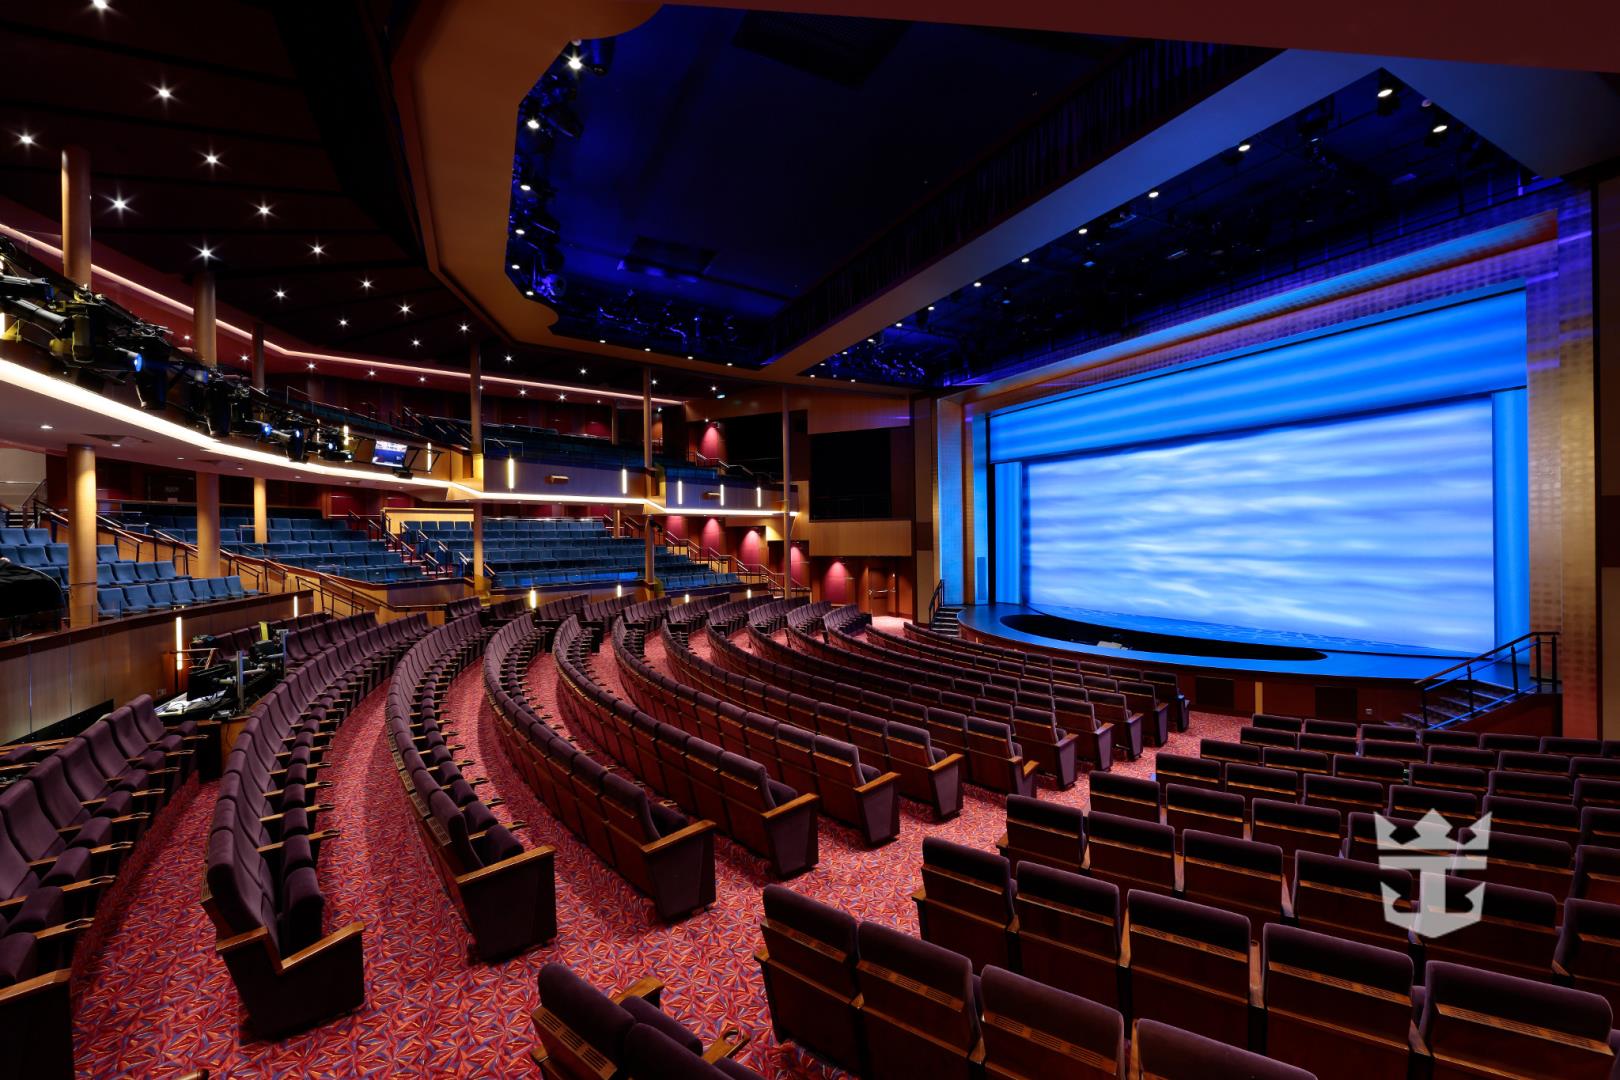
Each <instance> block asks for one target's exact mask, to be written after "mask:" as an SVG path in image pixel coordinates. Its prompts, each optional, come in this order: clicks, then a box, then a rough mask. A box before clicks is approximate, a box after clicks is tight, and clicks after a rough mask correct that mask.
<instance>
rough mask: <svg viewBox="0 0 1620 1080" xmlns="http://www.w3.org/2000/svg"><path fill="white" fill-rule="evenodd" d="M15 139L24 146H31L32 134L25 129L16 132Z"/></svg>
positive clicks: (32, 142) (32, 141)
mask: <svg viewBox="0 0 1620 1080" xmlns="http://www.w3.org/2000/svg"><path fill="white" fill-rule="evenodd" d="M17 141H18V142H20V143H22V144H23V145H24V146H33V145H34V136H33V134H32V133H30V132H27V131H22V132H18V134H17Z"/></svg>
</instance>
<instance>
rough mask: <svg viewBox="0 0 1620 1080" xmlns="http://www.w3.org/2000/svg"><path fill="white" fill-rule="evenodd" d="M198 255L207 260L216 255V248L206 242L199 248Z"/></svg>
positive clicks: (204, 260)
mask: <svg viewBox="0 0 1620 1080" xmlns="http://www.w3.org/2000/svg"><path fill="white" fill-rule="evenodd" d="M197 257H198V258H199V259H201V260H202V261H203V262H207V261H208V260H209V259H212V258H213V257H214V249H213V248H211V247H209V246H208V245H207V244H204V245H202V246H201V247H199V248H198V249H197Z"/></svg>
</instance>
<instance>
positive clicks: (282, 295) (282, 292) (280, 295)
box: [276, 289, 287, 300]
mask: <svg viewBox="0 0 1620 1080" xmlns="http://www.w3.org/2000/svg"><path fill="white" fill-rule="evenodd" d="M276 299H277V300H285V299H287V290H286V289H277V290H276Z"/></svg>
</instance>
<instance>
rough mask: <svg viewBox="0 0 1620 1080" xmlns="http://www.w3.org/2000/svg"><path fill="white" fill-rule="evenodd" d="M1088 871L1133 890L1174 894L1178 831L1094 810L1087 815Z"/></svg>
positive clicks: (1125, 889)
mask: <svg viewBox="0 0 1620 1080" xmlns="http://www.w3.org/2000/svg"><path fill="white" fill-rule="evenodd" d="M1086 869H1087V872H1088V873H1090V874H1091V876H1092V877H1097V878H1101V879H1102V880H1104V881H1111V882H1113V883H1114V884H1115V885H1116V886H1118V887H1119V891H1120V892H1121V893H1128V892H1130V890H1132V889H1139V890H1146V891H1148V892H1157V893H1163V894H1165V895H1167V896H1168V895H1171V894H1173V893H1174V892H1175V891H1176V831H1175V830H1174V829H1172V828H1171V827H1170V826H1168V825H1158V824H1154V823H1152V822H1147V821H1137V820H1135V819H1134V818H1126V817H1120V816H1118V815H1117V814H1105V813H1101V812H1098V811H1092V812H1091V813H1090V814H1088V815H1087V816H1086Z"/></svg>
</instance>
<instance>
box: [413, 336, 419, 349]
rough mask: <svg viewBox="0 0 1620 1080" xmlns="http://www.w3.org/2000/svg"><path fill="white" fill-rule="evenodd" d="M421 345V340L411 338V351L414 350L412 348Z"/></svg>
mask: <svg viewBox="0 0 1620 1080" xmlns="http://www.w3.org/2000/svg"><path fill="white" fill-rule="evenodd" d="M421 344H422V339H421V338H414V337H413V338H411V348H413V349H414V348H416V347H417V346H418V345H421Z"/></svg>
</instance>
